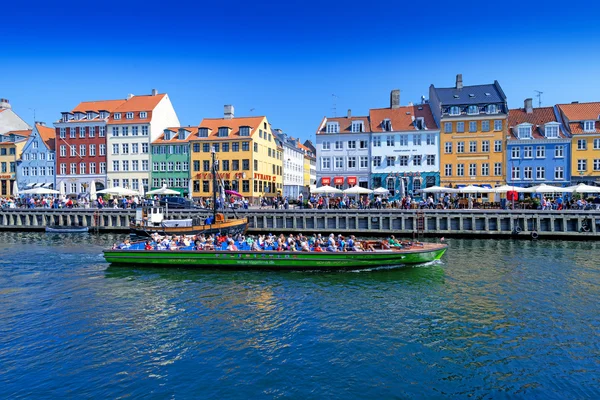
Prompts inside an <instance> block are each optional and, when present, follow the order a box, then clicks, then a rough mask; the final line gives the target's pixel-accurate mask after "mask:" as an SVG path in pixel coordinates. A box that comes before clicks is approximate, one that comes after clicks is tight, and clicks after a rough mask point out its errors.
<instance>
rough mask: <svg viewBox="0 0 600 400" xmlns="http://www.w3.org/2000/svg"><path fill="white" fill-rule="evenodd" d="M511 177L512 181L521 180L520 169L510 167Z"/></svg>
mask: <svg viewBox="0 0 600 400" xmlns="http://www.w3.org/2000/svg"><path fill="white" fill-rule="evenodd" d="M511 177H512V179H513V180H516V179H521V169H520V168H519V167H512V173H511Z"/></svg>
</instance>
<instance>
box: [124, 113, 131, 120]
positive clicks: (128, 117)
mask: <svg viewBox="0 0 600 400" xmlns="http://www.w3.org/2000/svg"><path fill="white" fill-rule="evenodd" d="M125 118H127V119H133V113H132V112H128V113H125Z"/></svg>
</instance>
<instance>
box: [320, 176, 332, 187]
mask: <svg viewBox="0 0 600 400" xmlns="http://www.w3.org/2000/svg"><path fill="white" fill-rule="evenodd" d="M330 184H331V178H321V185H323V186H325V185H330Z"/></svg>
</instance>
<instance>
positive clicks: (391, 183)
mask: <svg viewBox="0 0 600 400" xmlns="http://www.w3.org/2000/svg"><path fill="white" fill-rule="evenodd" d="M394 181H395V179H394V178H387V179H386V189H387V190H388V191H389V192H390V193H391V194H392V196H393V195H394V193H395V192H396V191H395V182H394Z"/></svg>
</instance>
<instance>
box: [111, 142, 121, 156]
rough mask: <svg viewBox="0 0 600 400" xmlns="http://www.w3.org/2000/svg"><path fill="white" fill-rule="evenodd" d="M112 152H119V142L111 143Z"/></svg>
mask: <svg viewBox="0 0 600 400" xmlns="http://www.w3.org/2000/svg"><path fill="white" fill-rule="evenodd" d="M112 153H113V154H119V144H118V143H113V150H112Z"/></svg>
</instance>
